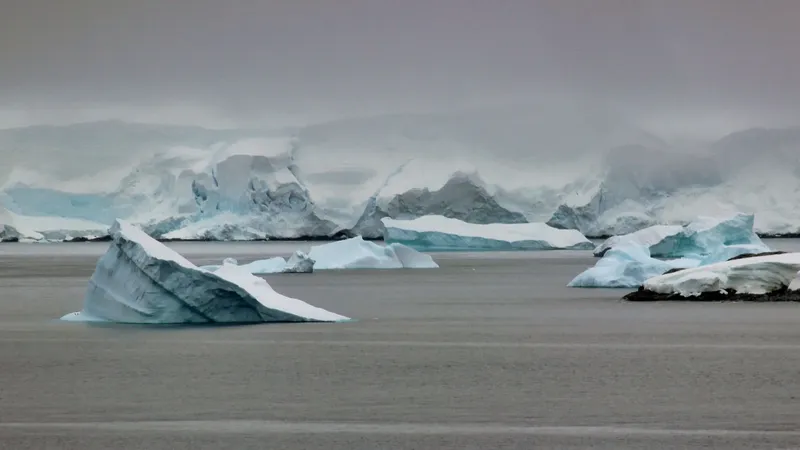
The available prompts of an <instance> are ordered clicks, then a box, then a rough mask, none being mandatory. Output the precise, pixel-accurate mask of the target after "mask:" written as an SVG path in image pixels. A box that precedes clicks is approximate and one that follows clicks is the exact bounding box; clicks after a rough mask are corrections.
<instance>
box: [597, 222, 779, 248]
mask: <svg viewBox="0 0 800 450" xmlns="http://www.w3.org/2000/svg"><path fill="white" fill-rule="evenodd" d="M754 221H755V217H754V216H753V215H752V214H735V215H733V216H730V217H724V218H717V217H700V218H698V219H697V220H695V221H693V222H691V223H690V224H688V225H686V226H674V225H656V226H652V227H648V228H645V229H643V230H639V231H636V232H633V233H630V234H624V235H621V236H613V237H611V238H609V239H607V240H606V241H605V242H603V243H602V244H600V245H598V246H597V247H596V248H595V250H594V254H595V256H603V255H604V254H605V252H606V251H608V250H609V249H611V248H614V247H618V246H621V245H640V246H644V247H647V248H648V249H649V250H650V256H652V257H654V258H683V257H696V258H699V259H702V257H704V256H708V255H712V254H715V253H718V252H720V251H721V249H723V248H724V247H726V246H732V245H737V246H738V245H747V246H750V247H749V249H748V250H747V251H748V252H750V253H761V252H766V251H769V247H767V246H766V245H765V244H764V243H763V242H762V241H761V239H760V238H759V237H758V236H757V235H756V233H755V232H754V231H753V224H754ZM734 251H735V250H734Z"/></svg>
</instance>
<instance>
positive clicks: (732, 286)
mask: <svg viewBox="0 0 800 450" xmlns="http://www.w3.org/2000/svg"><path fill="white" fill-rule="evenodd" d="M798 271H800V253H783V254H770V255H764V256H753V257H749V258H747V257H746V258H740V259H734V260H731V261H724V262H719V263H715V264H710V265H707V266H700V267H695V268H692V269H685V270H680V271H677V272H673V273H668V274H665V275H659V276H657V277H653V278H650V279H648V280H647V281H645V282H644V284H643V285H642V286H641V287H640V288H639V290H638V291H636V292H633V293H631V294H628V295H626V296H625V297H624V298H625V299H627V300H633V301H647V300H651V301H652V300H756V301H800V292H798V291H800V275H798Z"/></svg>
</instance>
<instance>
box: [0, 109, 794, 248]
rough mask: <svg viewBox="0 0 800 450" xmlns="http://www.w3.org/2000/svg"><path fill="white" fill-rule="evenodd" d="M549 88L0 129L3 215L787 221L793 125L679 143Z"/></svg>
mask: <svg viewBox="0 0 800 450" xmlns="http://www.w3.org/2000/svg"><path fill="white" fill-rule="evenodd" d="M552 106H554V105H548V108H547V109H544V110H537V109H535V108H533V109H530V110H526V109H524V108H523V109H510V108H509V109H499V108H498V109H493V110H483V111H468V112H460V113H439V114H387V115H382V116H373V117H365V118H355V119H348V120H339V121H332V122H328V123H320V124H310V125H307V126H303V127H298V128H295V129H291V130H288V129H287V130H248V129H231V130H211V129H205V128H200V127H182V126H172V125H143V124H132V123H124V122H96V123H87V124H79V125H69V126H50V127H39V126H36V127H26V128H19V129H6V130H0V148H2V149H4V151H5V153H7V154H8V155H6V156H8V157H7V158H6V159H5V160H4V164H3V167H0V209H5V210H7V211H8V212H9V213H12V214H14V215H15V216H16V217H18V220H15V222H16V223H11V221H10V220H8V219H7V218H4V217H0V225H2V226H4V227H3V228H2V229H6V230H7V229H8V228H9V227H13V228H14V229H16V230H17V231H18V232H20V233H21V234H22V235H23V238H24V239H27V240H48V241H50V240H59V239H62V238H66V237H80V235H87V236H88V235H98V234H101V233H100V232H104V230H105V229H107V228H108V227H109V226H110V225H111V224H112V223H113V221H114V219H116V218H123V219H125V220H127V221H129V222H131V223H134V224H137V225H142V226H144V228H145V229H146V230H147V232H148V233H149V234H151V235H152V236H155V237H158V238H165V239H218V240H250V239H264V238H302V237H329V238H330V237H334V236H337V235H338V234H339V233H340V232H352V233H353V234H360V235H363V236H364V237H368V238H372V237H375V238H377V237H380V236H382V235H383V232H384V227H383V223H382V221H381V219H382V218H384V217H388V218H392V219H398V220H411V219H415V218H418V217H423V216H431V215H433V216H437V215H439V216H445V217H449V218H452V219H458V220H461V221H463V222H468V223H477V224H498V223H506V224H509V223H521V222H529V223H541V222H544V223H547V224H549V225H551V226H553V227H555V228H567V229H575V230H578V231H579V232H581V233H582V234H583V235H585V236H592V237H597V236H610V235H622V234H627V233H631V232H635V231H637V230H640V229H643V228H646V227H649V226H653V225H686V224H688V223H689V222H690V221H692V220H694V219H695V218H696V217H698V216H699V215H709V216H714V217H721V216H730V215H734V214H736V213H737V212H743V213H746V214H754V215H755V221H754V230H755V231H756V232H759V233H768V234H781V233H800V200H798V199H800V177H798V176H797V174H798V173H800V156H799V155H800V129H798V128H787V129H774V130H758V129H756V130H746V131H742V132H738V133H734V134H732V135H730V136H727V137H725V138H723V139H721V140H719V141H717V142H709V143H701V144H699V145H698V148H697V149H696V150H697V151H693V152H692V153H691V154H689V153H686V152H683V153H681V152H679V151H678V150H677V149H675V148H671V147H670V144H669V143H667V142H665V141H663V140H662V139H659V138H658V136H654V135H653V134H652V133H648V132H647V130H643V129H640V128H639V127H637V126H634V125H633V124H631V123H628V122H627V121H625V120H623V119H621V118H617V117H612V116H610V115H608V113H607V112H605V111H603V112H598V111H588V110H585V109H583V108H581V107H575V105H566V106H564V105H555V106H558V107H557V108H556V107H552ZM531 149H535V150H536V151H531ZM63 154H69V155H71V157H70V158H66V159H65V158H56V157H54V155H63ZM0 216H2V214H0ZM46 231H50V232H52V233H45V232H46ZM37 233H38V234H37ZM7 234H10V233H7ZM39 235H41V236H39ZM653 256H657V253H656V252H654V253H653Z"/></svg>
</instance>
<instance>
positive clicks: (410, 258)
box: [308, 236, 439, 270]
mask: <svg viewBox="0 0 800 450" xmlns="http://www.w3.org/2000/svg"><path fill="white" fill-rule="evenodd" d="M308 256H309V257H310V258H311V259H313V260H314V261H315V262H314V269H315V270H338V269H435V268H438V267H439V265H438V264H436V262H435V261H434V260H433V258H431V257H430V255H426V254H424V253H420V252H418V251H416V250H414V249H412V248H409V247H406V246H405V245H402V244H392V243H390V244H388V245H386V246H382V245H378V244H376V243H374V242H369V241H365V240H364V239H363V238H361V237H360V236H357V237H354V238H350V239H345V240H341V241H337V242H331V243H328V244H322V245H315V246H313V247H311V251H310V252H309V253H308Z"/></svg>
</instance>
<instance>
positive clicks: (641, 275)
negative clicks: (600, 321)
mask: <svg viewBox="0 0 800 450" xmlns="http://www.w3.org/2000/svg"><path fill="white" fill-rule="evenodd" d="M698 265H700V261H699V260H696V259H691V258H680V259H673V260H667V261H662V260H660V259H655V258H653V257H651V256H650V251H649V250H648V249H647V247H644V246H640V245H624V246H619V247H614V248H612V249H611V250H608V251H607V252H606V254H605V255H604V256H603V257H602V258H601V259H600V261H598V262H597V264H595V266H594V267H591V268H589V269H587V270H585V271H584V272H582V273H581V274H579V275H578V276H577V277H575V278H574V279H573V280H572V281H570V282H569V284H567V286H569V287H582V288H591V287H603V288H635V287H638V286H641V285H642V283H644V281H645V280H647V279H648V278H652V277H655V276H658V275H661V274H663V273H665V272H667V271H669V270H671V269H687V268H690V267H697V266H698Z"/></svg>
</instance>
